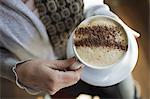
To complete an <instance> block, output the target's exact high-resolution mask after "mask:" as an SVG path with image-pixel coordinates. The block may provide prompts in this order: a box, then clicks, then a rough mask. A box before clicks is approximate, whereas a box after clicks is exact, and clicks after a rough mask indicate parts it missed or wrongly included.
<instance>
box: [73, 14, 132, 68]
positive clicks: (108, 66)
mask: <svg viewBox="0 0 150 99" xmlns="http://www.w3.org/2000/svg"><path fill="white" fill-rule="evenodd" d="M95 18H105V19H109V20H111V21H114V22H115V23H117V24H118V25H119V26H120V27H121V28H122V29H123V31H124V32H125V33H126V36H127V42H128V48H127V51H126V52H125V54H124V55H123V56H122V57H121V58H120V59H119V60H118V61H116V62H115V63H113V64H109V65H101V66H96V65H95V66H93V65H91V64H88V63H86V62H85V61H84V60H82V59H81V58H80V56H79V55H78V53H77V51H76V47H75V45H74V39H73V37H74V32H75V30H76V29H77V28H76V29H74V31H73V32H72V37H71V38H72V47H73V51H74V53H75V56H76V57H77V58H78V60H79V61H80V62H81V63H83V64H84V65H86V66H87V67H90V68H93V69H108V68H111V67H114V66H116V65H117V64H119V63H121V61H122V60H123V59H124V57H125V56H126V55H127V53H128V51H129V48H130V40H129V34H128V32H127V30H126V29H125V28H124V26H123V25H121V23H120V22H119V21H117V20H116V19H114V18H112V17H110V16H104V15H96V16H92V17H89V18H86V19H85V20H83V21H82V22H81V23H80V24H79V25H78V26H77V27H79V26H80V25H81V24H83V23H85V22H87V21H91V20H92V19H95Z"/></svg>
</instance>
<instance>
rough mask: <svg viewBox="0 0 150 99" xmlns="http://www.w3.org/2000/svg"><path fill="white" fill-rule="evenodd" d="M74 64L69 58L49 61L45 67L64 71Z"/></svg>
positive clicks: (72, 59) (73, 60)
mask: <svg viewBox="0 0 150 99" xmlns="http://www.w3.org/2000/svg"><path fill="white" fill-rule="evenodd" d="M75 62H76V60H75V59H74V58H70V59H66V60H56V61H50V62H49V63H48V64H47V65H48V66H50V68H54V69H59V70H64V69H66V68H67V67H69V66H70V65H72V64H73V63H75Z"/></svg>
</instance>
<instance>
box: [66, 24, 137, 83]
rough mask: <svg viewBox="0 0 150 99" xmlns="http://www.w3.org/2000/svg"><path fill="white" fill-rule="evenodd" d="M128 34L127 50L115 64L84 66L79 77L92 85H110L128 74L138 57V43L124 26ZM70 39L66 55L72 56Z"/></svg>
mask: <svg viewBox="0 0 150 99" xmlns="http://www.w3.org/2000/svg"><path fill="white" fill-rule="evenodd" d="M124 29H125V31H126V32H127V35H128V41H129V43H128V48H129V49H130V51H129V50H128V51H127V52H126V53H127V54H125V56H124V58H123V59H122V60H121V61H120V62H119V63H117V64H116V65H115V66H113V67H110V68H106V69H105V68H104V69H93V68H91V67H88V66H85V67H84V69H83V72H82V75H81V79H82V80H83V81H85V82H86V83H88V84H91V85H94V86H111V85H114V84H117V83H119V82H120V81H122V80H124V79H125V78H127V77H128V75H130V73H131V72H132V70H133V69H134V67H135V65H136V62H137V59H138V45H137V42H136V39H135V37H134V36H133V34H132V31H131V30H130V29H129V28H127V27H124ZM71 46H72V41H71V39H69V41H68V46H67V57H71V56H74V51H73V49H71V48H70V47H71Z"/></svg>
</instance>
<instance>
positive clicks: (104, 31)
mask: <svg viewBox="0 0 150 99" xmlns="http://www.w3.org/2000/svg"><path fill="white" fill-rule="evenodd" d="M118 34H119V35H120V36H121V30H120V29H119V28H118V27H116V26H105V25H103V26H99V25H95V26H87V27H79V28H77V29H76V31H75V39H74V43H75V46H76V47H80V46H86V47H100V46H102V47H110V48H114V49H119V50H124V51H126V50H127V48H128V46H127V44H122V41H116V35H118Z"/></svg>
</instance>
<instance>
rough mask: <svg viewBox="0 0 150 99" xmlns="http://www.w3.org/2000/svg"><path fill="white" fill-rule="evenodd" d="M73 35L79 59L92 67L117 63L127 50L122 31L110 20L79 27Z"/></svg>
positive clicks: (124, 34)
mask: <svg viewBox="0 0 150 99" xmlns="http://www.w3.org/2000/svg"><path fill="white" fill-rule="evenodd" d="M74 34H75V35H74V45H75V48H76V51H77V53H78V55H79V57H80V58H81V59H82V60H83V61H84V62H86V63H87V64H90V65H93V66H105V65H110V64H113V63H115V62H117V61H118V60H120V59H121V58H122V57H123V55H124V54H125V52H126V51H127V48H128V44H127V43H128V42H127V36H126V33H125V31H124V29H123V28H122V27H121V26H119V25H118V24H117V23H115V22H113V21H110V20H109V21H108V20H101V21H93V22H91V23H90V24H87V25H81V26H79V27H78V28H77V29H76V30H75V32H74Z"/></svg>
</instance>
